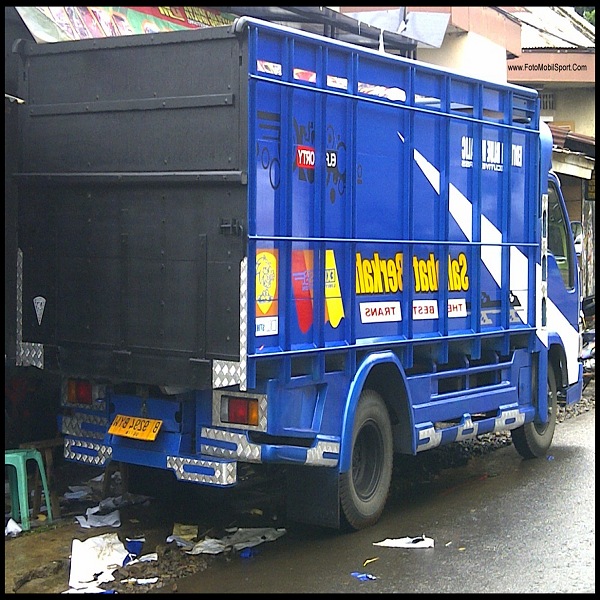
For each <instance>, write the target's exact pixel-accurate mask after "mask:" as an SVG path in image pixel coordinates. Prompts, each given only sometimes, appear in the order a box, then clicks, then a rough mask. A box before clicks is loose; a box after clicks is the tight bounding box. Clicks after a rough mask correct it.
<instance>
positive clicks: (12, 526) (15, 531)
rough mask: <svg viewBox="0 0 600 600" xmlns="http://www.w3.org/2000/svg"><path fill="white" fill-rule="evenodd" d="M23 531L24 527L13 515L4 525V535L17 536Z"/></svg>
mask: <svg viewBox="0 0 600 600" xmlns="http://www.w3.org/2000/svg"><path fill="white" fill-rule="evenodd" d="M22 531H23V528H22V527H21V526H20V525H19V524H18V523H17V522H16V521H15V520H14V519H13V518H12V517H11V518H10V519H8V523H6V525H5V527H4V537H6V536H9V535H10V537H16V536H17V535H19V533H21V532H22Z"/></svg>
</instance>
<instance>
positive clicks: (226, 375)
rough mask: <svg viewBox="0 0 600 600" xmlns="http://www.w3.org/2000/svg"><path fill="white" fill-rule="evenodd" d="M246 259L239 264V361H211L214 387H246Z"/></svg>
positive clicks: (243, 388) (241, 388)
mask: <svg viewBox="0 0 600 600" xmlns="http://www.w3.org/2000/svg"><path fill="white" fill-rule="evenodd" d="M247 299H248V259H247V258H244V259H243V260H242V262H241V264H240V361H239V362H235V361H230V360H215V361H213V371H212V386H213V388H214V389H219V388H224V387H229V386H232V385H239V386H240V390H245V389H246V374H247V370H246V362H247V356H248V353H247V348H246V347H247V345H248V305H247Z"/></svg>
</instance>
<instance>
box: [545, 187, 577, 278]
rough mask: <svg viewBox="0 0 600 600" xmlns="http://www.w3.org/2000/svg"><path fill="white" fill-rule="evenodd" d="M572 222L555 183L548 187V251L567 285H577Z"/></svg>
mask: <svg viewBox="0 0 600 600" xmlns="http://www.w3.org/2000/svg"><path fill="white" fill-rule="evenodd" d="M571 236H572V233H571V224H570V223H569V221H568V220H567V219H566V217H565V214H564V212H563V208H562V205H561V203H560V198H559V195H558V191H557V189H556V187H555V186H554V184H552V183H550V186H549V188H548V251H549V252H551V253H552V255H553V256H554V258H555V259H556V264H557V265H558V270H559V271H560V275H561V277H562V280H563V282H564V284H565V286H566V287H567V288H569V289H571V288H573V287H574V286H575V273H574V270H573V261H572V256H571V254H572V251H571Z"/></svg>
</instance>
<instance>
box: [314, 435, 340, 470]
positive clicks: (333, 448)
mask: <svg viewBox="0 0 600 600" xmlns="http://www.w3.org/2000/svg"><path fill="white" fill-rule="evenodd" d="M325 453H327V454H336V455H337V456H338V458H339V455H340V445H339V443H338V442H326V441H319V442H318V443H317V445H316V446H315V447H314V448H309V449H308V452H307V453H306V464H307V465H309V466H311V467H335V466H337V464H338V458H325V457H324V456H323V455H324V454H325Z"/></svg>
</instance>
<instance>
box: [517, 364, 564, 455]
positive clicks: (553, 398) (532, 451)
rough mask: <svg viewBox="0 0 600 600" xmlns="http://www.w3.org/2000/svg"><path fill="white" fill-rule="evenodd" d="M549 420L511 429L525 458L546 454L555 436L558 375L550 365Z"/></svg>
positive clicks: (534, 421)
mask: <svg viewBox="0 0 600 600" xmlns="http://www.w3.org/2000/svg"><path fill="white" fill-rule="evenodd" d="M547 394H548V420H547V421H546V422H545V423H540V422H539V421H537V420H536V419H534V420H533V421H531V422H529V423H525V425H522V426H521V427H518V428H517V429H513V430H512V431H511V438H512V441H513V444H514V446H515V448H516V449H517V452H518V453H519V454H520V455H521V456H522V457H523V458H538V457H540V456H544V455H545V454H546V452H547V451H548V449H549V448H550V444H551V443H552V438H553V437H554V429H555V427H556V416H557V413H558V391H557V387H556V375H555V374H554V370H553V369H552V367H551V366H550V365H548V385H547Z"/></svg>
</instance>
